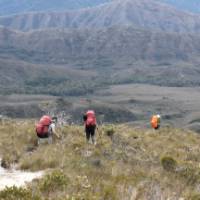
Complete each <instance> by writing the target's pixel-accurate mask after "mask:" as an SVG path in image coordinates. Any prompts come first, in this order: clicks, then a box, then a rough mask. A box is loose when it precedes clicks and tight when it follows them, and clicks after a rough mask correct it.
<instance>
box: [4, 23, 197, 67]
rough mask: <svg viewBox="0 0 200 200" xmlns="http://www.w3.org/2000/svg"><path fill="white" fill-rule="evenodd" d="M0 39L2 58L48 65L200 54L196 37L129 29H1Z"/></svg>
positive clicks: (184, 57)
mask: <svg viewBox="0 0 200 200" xmlns="http://www.w3.org/2000/svg"><path fill="white" fill-rule="evenodd" d="M0 37H1V38H2V40H1V41H0V46H1V52H0V53H1V55H4V56H5V55H6V54H8V56H15V57H17V58H21V59H24V60H27V61H31V60H32V61H38V62H48V63H53V62H55V63H65V62H67V61H68V60H70V59H81V58H83V59H92V60H95V59H97V58H98V57H103V58H109V59H115V58H119V57H120V58H121V59H122V57H124V58H132V59H136V60H154V61H162V60H165V61H170V60H189V59H190V58H195V56H196V57H198V55H199V53H200V49H199V45H198V44H199V40H200V37H199V36H198V35H195V34H174V33H165V32H156V31H147V30H142V29H137V28H134V27H131V26H130V27H129V26H125V27H118V26H116V27H111V28H107V29H93V30H92V29H75V30H63V29H47V30H42V31H34V32H28V33H20V32H13V31H10V30H8V29H4V28H2V29H0ZM23 53H24V57H23ZM20 56H21V57H20Z"/></svg>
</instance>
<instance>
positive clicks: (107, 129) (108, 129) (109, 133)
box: [104, 125, 115, 138]
mask: <svg viewBox="0 0 200 200" xmlns="http://www.w3.org/2000/svg"><path fill="white" fill-rule="evenodd" d="M104 131H105V134H106V135H107V136H109V137H111V138H112V137H113V135H114V133H115V129H114V127H113V126H111V125H110V126H106V127H105V129H104Z"/></svg>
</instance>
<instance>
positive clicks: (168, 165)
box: [161, 156, 177, 172]
mask: <svg viewBox="0 0 200 200" xmlns="http://www.w3.org/2000/svg"><path fill="white" fill-rule="evenodd" d="M161 164H162V166H163V169H165V170H166V171H170V172H173V171H175V169H176V166H177V162H176V160H175V159H174V158H172V157H169V156H166V157H163V158H161Z"/></svg>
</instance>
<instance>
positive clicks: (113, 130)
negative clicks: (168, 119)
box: [0, 121, 200, 200]
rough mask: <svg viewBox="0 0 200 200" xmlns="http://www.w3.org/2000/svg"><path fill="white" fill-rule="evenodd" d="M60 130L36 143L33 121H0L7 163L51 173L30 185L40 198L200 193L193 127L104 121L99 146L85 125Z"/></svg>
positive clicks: (0, 140)
mask: <svg viewBox="0 0 200 200" xmlns="http://www.w3.org/2000/svg"><path fill="white" fill-rule="evenodd" d="M59 133H60V135H61V138H62V139H60V140H59V139H57V140H55V141H54V143H53V144H52V145H48V144H46V145H40V146H37V145H36V141H37V138H36V136H35V132H34V121H25V122H22V121H8V122H6V124H1V125H0V134H1V137H0V152H1V157H2V158H3V160H4V162H5V163H6V164H5V165H8V166H9V164H11V163H17V165H18V167H19V168H21V169H26V170H31V171H37V170H46V172H47V175H46V176H44V177H43V178H42V179H41V180H36V181H34V182H33V183H30V184H29V185H28V190H29V191H32V192H33V193H34V194H38V195H39V197H38V198H41V199H62V200H65V199H66V200H68V199H98V200H99V199H112V200H113V199H116V200H118V199H120V200H121V199H124V200H126V199H131V198H132V199H141V200H146V199H149V198H150V199H168V198H169V199H173V198H174V199H176V198H175V197H174V195H175V196H176V197H177V198H185V199H198V198H199V189H198V188H199V184H200V171H199V170H200V168H199V167H200V158H199V157H200V156H199V155H200V150H199V144H200V136H199V135H197V134H195V133H193V132H190V131H186V130H180V129H172V128H170V127H165V128H161V129H160V130H159V131H154V130H151V129H146V130H145V129H144V130H142V129H135V128H134V127H129V126H127V125H115V126H114V125H104V126H101V127H99V130H98V133H97V135H96V137H97V145H96V146H93V145H90V144H87V143H86V140H85V135H84V129H83V127H79V126H74V125H73V126H66V127H61V128H59ZM8 135H9V137H8ZM47 169H48V170H47ZM5 191H6V190H5ZM16 192H17V191H16Z"/></svg>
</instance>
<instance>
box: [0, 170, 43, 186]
mask: <svg viewBox="0 0 200 200" xmlns="http://www.w3.org/2000/svg"><path fill="white" fill-rule="evenodd" d="M43 174H44V172H42V171H39V172H25V171H20V170H15V169H4V168H2V167H0V190H2V189H4V188H5V187H6V186H8V187H11V186H14V185H15V186H17V187H20V186H25V184H26V182H31V181H32V180H33V179H35V178H40V177H42V175H43Z"/></svg>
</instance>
